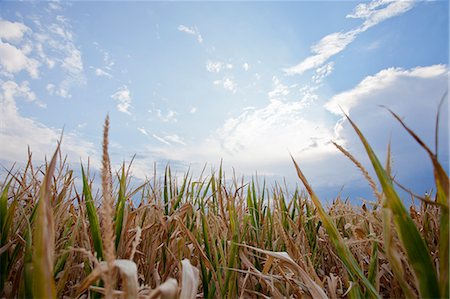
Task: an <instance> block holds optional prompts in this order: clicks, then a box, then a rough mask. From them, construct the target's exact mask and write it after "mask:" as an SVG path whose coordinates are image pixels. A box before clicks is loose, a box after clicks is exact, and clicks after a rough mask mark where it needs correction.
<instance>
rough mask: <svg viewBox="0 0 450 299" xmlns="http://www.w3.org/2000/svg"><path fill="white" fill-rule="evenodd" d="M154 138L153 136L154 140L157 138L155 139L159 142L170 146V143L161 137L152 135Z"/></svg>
mask: <svg viewBox="0 0 450 299" xmlns="http://www.w3.org/2000/svg"><path fill="white" fill-rule="evenodd" d="M152 136H153V138H155V139H156V140H158V141H159V142H161V143H164V144H166V145H170V142H167V141H166V140H165V139H164V138H162V137H159V136H158V135H156V134H152Z"/></svg>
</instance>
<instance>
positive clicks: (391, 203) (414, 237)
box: [347, 116, 440, 298]
mask: <svg viewBox="0 0 450 299" xmlns="http://www.w3.org/2000/svg"><path fill="white" fill-rule="evenodd" d="M347 119H348V120H349V122H350V124H351V125H352V127H353V129H354V130H355V132H356V133H357V135H358V137H359V139H360V140H361V142H362V143H363V145H364V148H365V149H366V152H367V154H368V156H369V159H370V161H371V162H372V165H373V167H374V169H375V172H376V174H377V176H378V180H379V181H380V184H381V186H382V188H383V192H384V194H385V197H386V199H385V201H386V206H387V208H389V209H390V210H391V211H392V214H393V220H394V224H395V227H396V230H397V233H398V235H399V238H400V240H401V242H402V244H403V247H404V248H405V251H406V255H407V257H408V261H409V263H410V264H411V266H412V269H413V271H414V273H415V275H416V277H417V280H418V285H419V292H420V295H421V297H425V298H438V297H440V293H439V284H438V279H437V275H436V271H435V269H434V265H433V262H432V260H431V256H430V253H429V252H428V248H427V246H426V244H425V242H424V240H423V239H422V237H421V236H420V233H419V231H418V230H417V227H416V225H415V224H414V221H413V220H412V219H411V216H410V215H409V213H408V212H407V210H406V208H405V206H404V205H403V203H402V201H401V199H400V197H399V196H398V194H397V192H396V191H395V190H394V186H393V184H392V180H391V179H390V177H389V176H388V174H387V173H386V171H385V170H384V169H383V166H382V165H381V163H380V161H379V160H378V158H377V156H376V155H375V153H374V151H373V150H372V148H371V146H370V145H369V143H368V142H367V140H366V139H365V137H364V136H363V134H362V133H361V131H360V130H359V128H358V127H357V126H356V124H355V123H354V122H353V121H352V120H351V119H350V118H349V117H348V116H347Z"/></svg>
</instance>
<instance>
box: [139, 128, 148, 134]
mask: <svg viewBox="0 0 450 299" xmlns="http://www.w3.org/2000/svg"><path fill="white" fill-rule="evenodd" d="M137 129H138V131H139V132H141V133H142V134H144V135H145V136H148V135H149V134H148V132H147V130H146V129H144V128H137Z"/></svg>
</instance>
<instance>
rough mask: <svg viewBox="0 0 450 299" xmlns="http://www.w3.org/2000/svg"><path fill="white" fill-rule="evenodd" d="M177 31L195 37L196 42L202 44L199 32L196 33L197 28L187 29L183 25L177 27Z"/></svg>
mask: <svg viewBox="0 0 450 299" xmlns="http://www.w3.org/2000/svg"><path fill="white" fill-rule="evenodd" d="M178 31H180V32H184V33H187V34H190V35H193V36H195V37H196V38H197V41H198V42H199V43H202V42H203V38H202V35H201V34H200V32H199V31H198V28H197V26H193V27H187V26H185V25H180V26H178Z"/></svg>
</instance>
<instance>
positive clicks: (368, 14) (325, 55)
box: [284, 0, 416, 75]
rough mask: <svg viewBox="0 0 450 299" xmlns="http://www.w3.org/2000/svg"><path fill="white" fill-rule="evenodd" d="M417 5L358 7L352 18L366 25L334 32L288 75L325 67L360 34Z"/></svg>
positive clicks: (378, 3) (382, 2)
mask: <svg viewBox="0 0 450 299" xmlns="http://www.w3.org/2000/svg"><path fill="white" fill-rule="evenodd" d="M415 4H416V2H415V1H390V0H388V1H386V0H379V1H374V2H370V3H368V4H365V3H363V4H359V5H358V6H356V8H355V10H354V12H353V14H349V15H347V17H351V18H363V19H365V21H364V23H363V24H362V25H360V26H358V27H357V28H355V29H353V30H350V31H347V32H334V33H331V34H328V35H326V36H325V37H323V38H322V39H321V40H320V41H319V42H318V43H317V44H315V45H313V46H312V47H311V52H312V53H313V55H311V56H309V57H307V58H305V59H304V60H303V61H301V62H300V63H299V64H297V65H295V66H292V67H289V68H286V69H284V71H285V73H286V74H287V75H295V74H302V73H304V72H305V71H307V70H310V69H314V68H317V67H319V66H321V65H323V64H324V63H325V62H326V61H327V60H328V59H329V58H331V57H332V56H334V55H336V54H338V53H340V52H341V51H343V50H344V49H345V48H346V47H347V46H348V45H349V44H350V43H351V42H353V40H354V39H355V38H356V37H357V36H358V34H360V33H362V32H364V31H366V30H367V29H369V28H371V27H373V26H375V25H377V24H379V23H381V22H382V21H385V20H387V19H389V18H392V17H395V16H398V15H401V14H403V13H405V12H406V11H408V10H410V9H411V8H412V7H413V6H414V5H415Z"/></svg>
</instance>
